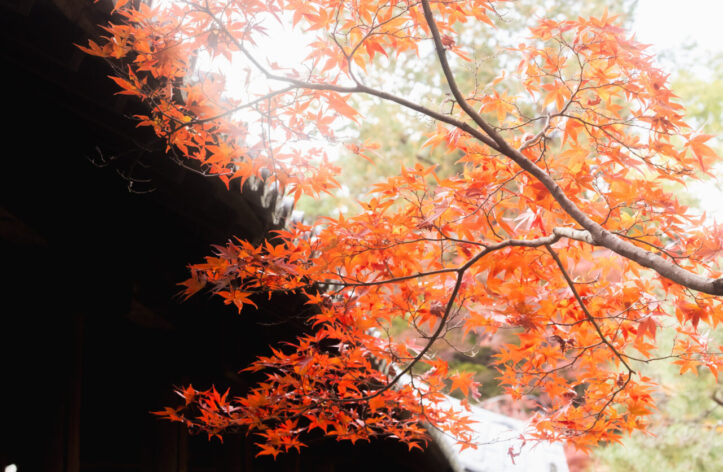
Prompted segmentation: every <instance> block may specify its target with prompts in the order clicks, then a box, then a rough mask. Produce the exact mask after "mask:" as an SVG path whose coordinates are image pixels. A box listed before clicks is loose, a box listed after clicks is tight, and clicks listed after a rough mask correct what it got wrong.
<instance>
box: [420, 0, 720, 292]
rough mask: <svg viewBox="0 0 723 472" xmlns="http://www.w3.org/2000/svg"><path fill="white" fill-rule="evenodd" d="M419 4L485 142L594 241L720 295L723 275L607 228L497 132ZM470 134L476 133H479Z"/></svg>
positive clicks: (458, 95)
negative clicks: (465, 89) (698, 270)
mask: <svg viewBox="0 0 723 472" xmlns="http://www.w3.org/2000/svg"><path fill="white" fill-rule="evenodd" d="M422 7H423V9H424V18H425V19H426V21H427V23H428V25H429V29H430V31H431V32H432V38H433V40H434V46H435V49H436V51H437V56H438V58H439V62H440V64H441V65H442V69H443V71H444V75H445V77H446V79H447V83H448V84H449V87H450V89H451V91H452V94H453V95H454V98H455V99H456V100H457V102H458V103H459V106H460V107H461V108H462V109H463V110H464V111H465V113H467V115H468V116H469V117H470V118H471V119H472V120H473V121H474V122H475V123H477V125H479V127H480V128H482V130H483V131H484V132H485V133H486V134H487V136H484V138H485V140H481V141H482V142H484V143H487V141H489V139H490V138H491V139H492V140H493V141H494V143H495V145H496V146H495V149H497V150H498V151H499V152H501V153H502V154H504V155H505V156H507V157H509V158H510V159H512V160H513V161H514V162H515V163H516V164H517V165H519V166H520V167H521V168H522V169H524V170H525V171H527V172H528V173H530V174H531V175H532V176H533V177H535V178H536V179H537V180H539V181H540V182H541V183H542V184H543V185H544V186H545V187H546V188H547V190H548V191H549V192H550V193H551V194H552V196H553V197H554V198H555V200H557V203H558V204H559V205H560V207H562V209H563V210H564V211H565V212H566V213H567V214H568V215H570V216H571V217H572V218H573V219H574V220H575V221H576V222H577V223H578V224H579V225H580V226H582V227H583V228H584V229H585V230H587V232H588V233H589V235H590V237H591V238H592V241H594V244H596V245H599V246H604V247H606V248H608V249H610V250H611V251H613V252H615V253H617V254H620V255H621V256H623V257H626V258H628V259H630V260H632V261H635V262H637V263H638V264H640V265H642V266H644V267H648V268H650V269H653V270H654V271H656V272H657V273H658V274H660V275H662V276H663V277H665V278H667V279H670V280H672V281H673V282H676V283H679V284H681V285H683V286H685V287H688V288H691V289H693V290H698V291H700V292H704V293H709V294H711V295H723V277H720V278H718V279H712V278H709V277H702V276H700V275H697V274H694V273H692V272H689V271H687V270H685V269H683V268H681V267H679V266H677V265H676V264H674V263H672V262H670V261H667V260H665V259H663V258H662V257H660V256H658V255H657V254H654V253H652V252H649V251H646V250H644V249H641V248H639V247H637V246H635V245H633V244H632V243H629V242H627V241H624V240H622V239H620V238H619V237H617V236H615V235H614V234H612V233H611V232H610V231H608V230H606V229H605V228H603V227H602V226H601V225H600V224H598V223H596V222H595V221H594V220H592V219H591V218H590V217H589V216H587V214H585V212H583V211H582V210H580V208H578V207H577V205H575V203H573V201H572V200H570V199H569V198H568V196H567V195H565V192H564V191H563V190H562V188H561V187H560V186H559V185H558V184H557V182H555V180H554V179H553V178H552V177H551V176H550V175H549V174H547V173H546V172H545V171H544V170H543V169H542V168H540V167H539V166H537V164H535V163H534V162H532V161H531V160H529V159H528V158H526V157H525V156H524V155H522V153H521V152H519V151H518V150H516V149H514V148H513V147H512V146H510V144H509V143H508V142H507V141H506V140H505V139H504V138H503V137H502V136H501V135H500V134H499V133H498V132H497V130H495V128H494V127H492V126H491V125H490V124H489V123H487V122H486V121H485V120H484V119H483V118H482V117H481V116H480V115H479V113H477V112H476V111H475V110H474V109H473V108H472V107H471V106H470V105H469V103H467V101H466V100H465V99H464V97H463V96H462V93H461V92H460V90H459V87H458V86H457V83H456V81H455V79H454V75H453V74H452V70H451V69H450V67H449V63H448V62H447V57H446V52H445V48H444V45H443V44H442V40H441V38H440V35H439V30H438V29H437V25H436V23H435V21H434V16H433V15H432V10H431V8H430V6H429V0H422ZM470 134H471V135H473V136H475V137H478V135H480V134H481V133H470ZM576 239H577V238H576Z"/></svg>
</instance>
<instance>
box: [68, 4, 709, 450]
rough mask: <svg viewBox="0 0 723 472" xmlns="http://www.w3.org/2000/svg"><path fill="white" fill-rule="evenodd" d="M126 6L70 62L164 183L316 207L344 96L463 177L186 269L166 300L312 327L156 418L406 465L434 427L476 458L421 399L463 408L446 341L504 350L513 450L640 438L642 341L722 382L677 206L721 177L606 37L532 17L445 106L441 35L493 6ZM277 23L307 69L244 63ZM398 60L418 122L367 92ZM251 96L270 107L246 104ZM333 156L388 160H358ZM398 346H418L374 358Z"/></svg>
mask: <svg viewBox="0 0 723 472" xmlns="http://www.w3.org/2000/svg"><path fill="white" fill-rule="evenodd" d="M121 3H124V2H119V7H118V8H119V9H118V11H117V15H118V17H119V18H120V21H116V22H115V23H112V24H110V25H108V26H106V28H105V30H106V36H105V37H104V39H103V40H102V41H100V42H99V43H97V42H93V41H91V42H90V43H89V45H88V46H87V47H81V49H83V50H84V51H86V52H87V53H89V54H93V55H96V56H100V57H103V58H106V59H107V60H108V61H109V62H110V63H111V64H112V66H113V67H114V70H115V71H116V72H115V75H114V76H113V77H111V78H112V79H113V80H114V81H115V82H116V83H117V84H118V86H119V87H120V92H119V93H121V94H127V95H132V96H135V97H137V98H138V99H139V100H142V101H143V102H144V103H145V104H147V106H148V110H149V112H148V114H146V115H145V116H138V117H137V118H138V120H139V125H140V126H149V127H152V128H153V130H154V131H155V133H156V134H157V135H158V136H159V137H160V138H162V139H164V140H165V141H166V142H167V153H168V154H169V156H170V157H171V158H173V159H177V160H178V161H179V162H180V163H182V164H183V165H186V166H189V167H192V168H193V169H195V170H197V171H198V172H202V173H205V174H208V175H216V176H218V177H219V178H221V179H223V180H224V182H226V183H227V184H228V183H229V182H230V181H232V180H240V181H241V182H244V181H246V180H247V179H249V178H252V177H253V178H258V179H263V180H264V181H265V184H266V185H272V186H276V188H278V189H279V191H280V192H282V193H284V194H288V195H292V196H293V197H295V198H297V199H298V198H299V197H300V196H301V195H310V196H312V197H318V196H319V195H320V194H322V193H324V192H332V191H333V190H334V189H335V188H337V187H338V183H337V181H336V180H335V177H336V174H337V172H338V169H336V168H335V167H334V165H333V159H331V160H330V159H329V158H327V156H326V154H325V151H324V148H323V147H322V146H319V145H317V144H314V143H316V142H318V140H319V139H320V138H321V139H323V140H327V141H331V142H335V141H337V140H338V138H337V137H336V134H338V130H339V127H340V124H341V123H342V122H345V121H346V122H351V123H352V124H353V123H354V122H358V121H360V120H363V119H364V117H363V116H361V115H360V114H359V113H358V112H357V111H356V109H355V108H354V107H353V106H352V103H353V102H352V101H350V98H351V97H352V96H353V95H365V96H367V97H373V99H375V100H381V101H385V102H389V103H390V104H391V105H394V106H398V107H403V108H407V109H409V110H413V111H415V112H417V113H418V115H419V117H420V119H425V120H430V119H431V120H434V121H435V122H436V129H435V130H434V131H433V132H432V133H430V135H429V139H428V141H427V142H426V146H439V147H442V148H444V149H445V150H446V151H447V152H450V153H451V152H456V153H458V154H459V155H460V156H461V157H460V163H461V164H463V169H464V170H463V171H462V172H460V173H459V174H458V175H455V176H453V177H451V178H445V179H442V178H439V177H438V176H437V175H436V174H435V167H434V166H423V165H417V166H415V167H414V168H402V169H401V171H400V173H399V174H398V175H395V176H393V177H391V178H389V179H388V180H386V181H383V182H379V183H378V184H376V186H375V190H374V192H373V194H371V195H370V196H369V198H368V199H366V201H364V202H362V203H361V205H362V207H363V211H361V213H359V214H358V215H354V216H351V215H339V216H338V217H336V218H325V219H322V220H321V221H318V222H317V223H315V224H313V225H305V224H296V225H294V226H292V227H290V228H288V229H287V230H285V231H281V232H279V233H278V234H277V235H273V240H271V241H270V242H268V241H267V242H264V243H263V244H261V245H252V244H250V243H248V242H244V241H240V240H232V241H231V242H229V243H228V244H226V245H225V246H223V247H218V248H217V249H216V251H215V253H214V254H213V255H212V256H209V257H207V258H206V260H205V262H203V263H200V264H194V265H192V266H191V275H190V278H189V279H188V280H186V281H185V282H183V285H184V289H185V290H184V294H185V296H187V297H188V296H192V295H193V294H194V293H196V292H198V291H199V290H202V289H208V290H211V291H212V292H213V293H215V294H216V295H217V296H219V297H221V298H222V299H223V300H224V302H225V303H226V304H229V305H232V306H233V307H235V308H237V309H238V311H239V312H242V311H245V310H248V309H253V306H254V299H257V298H256V297H258V296H259V294H268V295H269V296H273V294H274V293H278V292H295V293H299V294H304V295H305V296H306V297H307V298H308V303H309V304H310V305H313V306H314V307H315V311H314V313H315V314H313V315H312V316H310V317H309V319H308V323H309V333H308V334H305V335H303V336H301V337H299V338H298V339H297V340H296V342H295V343H293V344H292V345H283V346H278V347H276V348H273V349H271V351H270V353H269V354H268V355H265V356H260V357H259V358H258V359H257V360H256V361H255V362H254V363H253V364H252V365H250V366H248V367H246V368H245V369H244V371H261V372H263V373H265V380H263V381H262V382H261V383H259V384H258V385H257V386H256V387H254V388H252V389H251V390H250V391H248V392H238V393H237V394H238V395H239V396H233V394H229V393H228V392H227V393H225V394H221V393H219V392H217V391H216V390H215V389H211V390H208V391H199V390H197V389H194V388H193V387H190V386H189V387H186V388H184V389H182V390H181V391H180V392H179V393H180V394H181V396H182V397H183V399H184V401H183V403H182V404H181V405H179V406H169V407H167V408H166V410H165V411H164V412H161V415H162V416H164V417H166V418H168V419H171V420H174V421H180V422H183V423H185V424H186V425H188V427H189V428H191V429H192V430H196V431H204V432H207V433H208V434H210V435H212V436H215V435H221V434H222V433H223V432H224V431H227V430H230V429H234V430H236V429H241V430H245V431H248V432H249V433H251V434H253V435H255V436H256V437H257V438H258V445H259V447H260V448H261V449H260V454H271V455H273V456H276V455H277V454H278V453H280V452H283V451H288V450H289V449H291V448H296V449H298V448H300V447H302V446H303V445H304V444H303V443H304V437H305V434H306V433H308V432H311V431H314V430H316V429H318V430H321V431H323V432H324V433H325V434H326V435H330V436H335V437H337V438H339V439H348V440H350V441H352V442H354V441H357V440H366V439H369V438H371V437H374V436H385V437H395V438H398V439H399V440H401V441H404V442H406V443H407V444H409V445H410V447H415V446H419V445H420V444H421V443H423V442H424V440H425V437H426V433H425V429H424V428H425V425H428V426H429V425H431V427H434V428H439V429H442V430H444V431H447V432H449V433H450V434H452V435H454V436H455V437H457V438H458V439H459V440H460V442H461V443H463V444H465V445H469V446H473V444H472V443H471V440H472V437H471V435H470V432H471V429H470V423H469V420H468V419H467V418H466V416H465V414H464V411H457V410H454V409H449V408H442V407H440V406H439V402H440V401H441V400H443V399H444V395H445V394H446V393H448V392H449V391H450V389H451V390H456V391H458V392H460V393H462V394H464V395H465V396H472V397H473V396H475V395H476V393H477V386H476V385H475V383H474V382H473V379H472V376H471V375H469V374H465V373H453V372H450V371H449V368H448V366H447V364H446V363H445V362H444V361H443V360H440V359H438V358H435V357H434V356H432V352H433V350H431V346H433V345H434V343H435V342H441V341H442V340H443V339H444V338H445V336H446V335H447V334H448V333H449V332H451V331H452V330H456V331H459V332H462V333H464V334H465V335H468V334H470V333H477V334H480V333H488V334H489V333H495V332H498V331H501V330H505V332H507V333H509V334H510V335H512V336H514V338H515V339H516V341H515V342H511V343H509V344H507V345H505V346H504V347H503V348H502V349H501V351H500V352H499V354H498V355H497V357H496V359H495V368H497V369H498V371H499V375H500V380H501V382H502V384H503V385H504V387H505V389H506V391H507V393H509V394H511V395H512V396H514V397H515V398H523V397H527V398H533V399H534V401H535V403H536V404H537V405H538V412H537V414H536V415H535V416H534V418H533V419H532V421H531V423H530V429H529V431H528V437H529V438H530V439H550V440H569V441H573V442H574V443H575V444H576V445H577V446H579V447H582V448H585V447H589V446H591V445H594V444H596V443H597V442H599V441H614V440H616V439H617V438H618V437H619V436H620V435H621V434H623V433H625V432H629V431H631V430H634V429H639V428H644V426H645V416H646V415H647V414H649V413H650V412H651V410H652V409H653V408H654V405H653V397H652V396H651V392H652V391H653V389H654V385H652V383H651V382H650V380H649V379H647V378H646V377H644V376H642V375H640V374H638V372H637V369H638V367H639V366H640V365H641V363H644V362H648V361H650V360H651V357H652V355H651V350H653V349H654V347H655V345H656V332H657V330H658V327H659V326H660V325H661V324H663V323H670V322H671V321H672V322H674V324H675V326H676V329H677V330H678V332H679V336H678V337H677V338H676V343H675V346H674V348H673V350H672V352H670V353H669V354H668V355H666V356H665V357H669V358H671V359H672V360H673V361H674V362H676V363H678V364H680V368H681V372H684V371H688V370H692V371H695V370H696V369H698V368H700V367H704V368H708V369H710V370H712V371H713V372H714V373H715V372H717V370H718V368H719V367H720V365H721V347H720V346H713V345H709V342H708V338H707V337H706V335H705V333H706V332H707V328H704V325H710V326H715V325H716V324H717V323H719V322H720V321H722V320H723V308H722V305H721V295H723V279H721V266H720V260H719V259H716V258H717V257H719V254H720V250H721V243H722V242H723V227H721V226H720V225H719V226H715V225H710V224H709V223H706V221H705V220H704V219H703V218H700V217H697V216H694V214H693V213H692V212H690V211H689V210H688V208H686V207H685V206H684V205H682V204H681V203H680V202H679V201H678V199H677V198H676V196H675V194H674V193H673V189H675V188H676V186H680V184H685V183H686V182H690V181H691V180H693V179H697V178H700V176H703V175H705V174H706V173H708V172H709V171H710V169H711V168H712V166H713V165H714V163H715V162H716V161H717V159H718V158H717V157H716V155H715V153H714V152H713V151H712V150H711V148H710V147H709V146H708V145H707V144H706V142H707V141H708V140H709V139H710V138H711V136H706V135H701V134H697V133H696V132H695V131H694V130H692V129H691V128H690V127H689V126H688V125H686V123H685V122H684V121H683V113H684V110H683V108H682V106H681V105H679V104H678V103H676V101H675V95H674V94H673V93H672V92H671V91H670V89H669V88H668V86H667V83H666V75H665V74H664V73H663V72H662V71H660V70H658V69H657V68H656V67H655V66H654V65H653V59H652V58H651V57H649V56H648V55H647V54H646V52H645V47H644V46H643V45H641V44H639V43H637V42H636V41H635V40H634V39H633V38H632V36H631V34H629V33H627V32H625V31H623V30H622V29H621V28H620V27H619V26H617V22H616V19H615V18H614V17H612V16H607V15H605V16H603V17H602V18H597V19H596V18H590V19H585V18H577V19H574V20H567V21H553V20H548V19H543V20H541V21H539V23H538V24H537V25H536V26H535V27H534V28H532V29H531V31H530V33H531V34H530V36H529V37H527V38H519V40H520V43H519V45H518V46H517V47H516V48H515V49H514V50H512V51H508V52H509V53H510V54H513V55H515V57H517V64H516V65H515V68H514V69H511V70H508V71H506V72H503V71H500V74H499V77H498V78H497V79H495V80H494V81H493V82H491V83H489V84H477V85H476V86H475V88H474V89H463V88H461V86H460V85H458V83H457V81H456V80H455V69H457V68H462V67H464V66H465V64H466V61H468V60H470V58H471V57H472V55H471V54H470V51H467V50H465V45H464V41H463V40H462V39H461V36H460V35H459V31H460V30H461V29H462V28H463V27H464V24H465V23H469V22H483V23H485V24H486V26H485V27H487V28H494V24H495V22H496V21H497V20H498V16H497V13H496V8H498V6H499V5H500V4H501V3H503V2H494V1H489V0H464V1H454V2H439V1H434V0H421V1H417V0H414V1H391V2H390V1H387V0H381V1H380V0H354V1H343V0H303V1H299V0H268V1H262V0H244V1H234V0H227V1H224V0H199V1H193V0H190V1H185V2H176V3H170V4H168V5H165V6H161V7H157V8H151V7H148V6H147V5H144V4H140V6H139V7H138V8H134V7H130V6H128V5H120V4H121ZM275 22H281V23H288V24H289V26H291V25H293V26H294V27H295V28H297V29H300V30H304V31H307V32H310V33H308V34H307V36H308V35H309V34H311V35H313V36H314V39H312V41H311V42H312V44H311V49H310V51H311V52H310V54H309V56H308V57H307V58H306V59H305V60H304V62H303V69H302V68H300V69H298V70H290V69H287V68H284V67H281V66H278V65H277V64H275V62H274V58H273V57H271V58H267V57H264V56H263V52H264V51H263V50H262V49H259V48H257V47H256V43H257V42H258V41H260V40H261V39H262V38H263V37H264V35H265V34H266V33H267V29H266V27H265V25H269V24H273V23H275ZM401 54H411V55H414V54H435V55H436V56H437V58H438V64H439V67H440V68H441V70H442V72H443V74H444V77H445V79H446V83H445V84H443V85H442V88H441V89H439V106H438V107H425V106H422V105H420V104H419V103H418V102H415V101H414V100H413V99H412V98H407V97H401V96H397V95H394V93H393V90H381V89H376V88H372V87H370V86H368V85H365V84H366V81H365V80H364V78H365V77H366V76H370V75H372V74H374V71H375V63H376V62H375V61H378V60H379V58H380V57H385V56H386V57H390V58H393V57H396V56H399V55H401ZM227 61H233V62H235V63H238V64H241V66H240V67H241V69H242V70H243V71H244V73H243V74H240V75H239V77H240V78H237V79H234V80H236V81H238V82H239V83H233V84H232V83H226V77H224V76H223V75H222V74H219V73H217V72H208V71H211V70H215V69H214V66H213V65H214V64H221V63H225V62H227ZM203 64H206V66H203ZM209 64H210V66H209ZM244 74H245V77H246V79H247V80H246V81H245V82H244ZM262 76H263V77H265V78H266V79H267V82H266V83H268V84H270V85H269V86H268V87H270V88H268V89H264V90H259V89H258V87H257V88H254V86H253V84H254V81H255V78H256V77H262ZM446 91H448V92H451V97H453V100H454V106H452V107H450V106H449V97H448V96H445V92H446ZM315 140H316V141H315ZM346 144H347V148H348V149H350V150H352V151H353V152H355V153H357V154H359V155H362V156H363V157H366V158H368V159H372V160H373V159H375V158H379V157H377V156H382V157H381V158H383V153H384V150H383V149H377V147H376V146H375V145H374V144H373V143H368V142H353V141H350V142H347V143H346ZM249 306H250V307H249ZM242 314H243V313H242ZM393 323H394V324H399V323H404V324H406V325H407V326H409V327H411V328H413V329H414V330H416V332H417V333H418V336H417V339H416V341H412V340H409V338H405V339H406V340H404V341H402V340H400V339H397V338H395V336H394V333H393V330H391V329H390V328H391V326H392V325H393ZM242 367H243V366H242Z"/></svg>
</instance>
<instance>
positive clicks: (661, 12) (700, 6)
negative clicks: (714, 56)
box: [633, 0, 723, 51]
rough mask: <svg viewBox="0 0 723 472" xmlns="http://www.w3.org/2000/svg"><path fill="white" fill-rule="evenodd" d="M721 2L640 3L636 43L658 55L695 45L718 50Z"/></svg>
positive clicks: (645, 0)
mask: <svg viewBox="0 0 723 472" xmlns="http://www.w3.org/2000/svg"><path fill="white" fill-rule="evenodd" d="M721 19H723V1H721V0H682V1H681V0H639V1H638V8H637V11H636V12H635V24H634V26H633V29H634V30H635V33H636V35H637V39H638V40H639V41H641V42H643V43H650V44H653V45H654V47H655V48H656V49H657V50H658V51H660V50H662V49H675V48H678V47H679V46H680V45H682V44H684V43H690V42H692V41H695V42H696V43H698V46H700V47H702V48H704V49H709V50H717V51H720V50H721V46H722V44H721V42H722V40H723V34H721Z"/></svg>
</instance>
